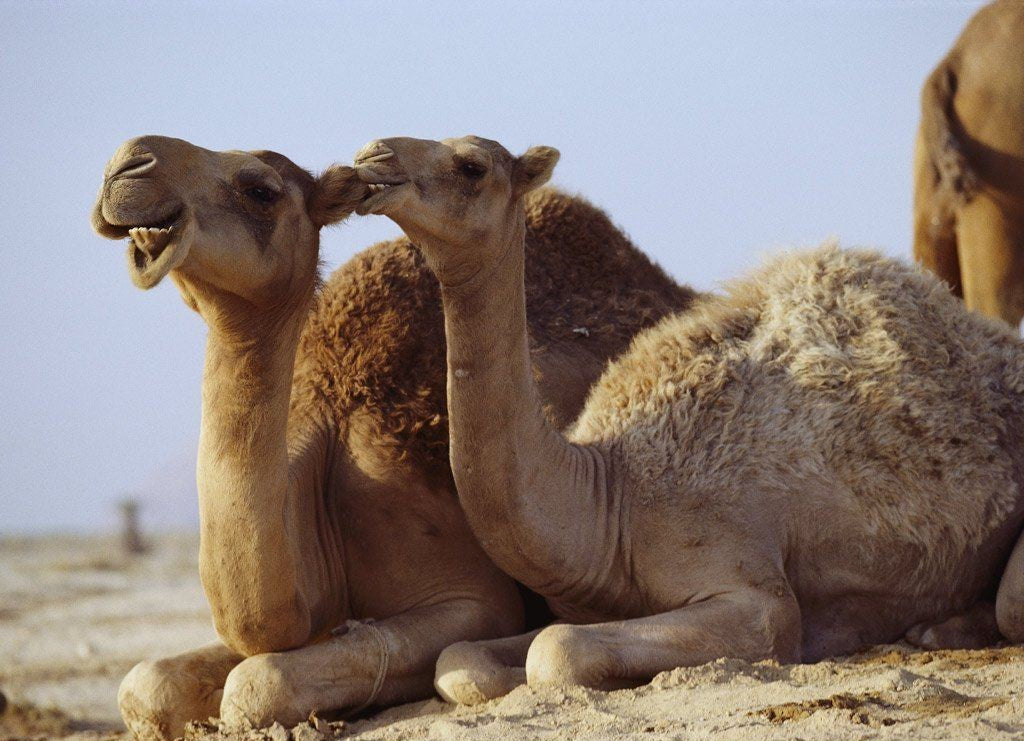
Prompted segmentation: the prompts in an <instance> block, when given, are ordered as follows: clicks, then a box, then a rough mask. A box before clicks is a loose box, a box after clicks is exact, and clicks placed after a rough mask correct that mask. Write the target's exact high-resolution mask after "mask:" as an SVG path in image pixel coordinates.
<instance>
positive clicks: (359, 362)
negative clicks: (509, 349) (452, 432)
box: [292, 188, 696, 480]
mask: <svg viewBox="0 0 1024 741" xmlns="http://www.w3.org/2000/svg"><path fill="white" fill-rule="evenodd" d="M526 221H527V236H526V251H527V255H528V258H527V266H528V269H527V272H526V278H525V280H526V299H527V308H528V314H529V317H530V330H531V335H532V338H531V343H532V344H531V347H532V349H533V353H534V357H535V360H537V362H538V364H543V363H544V362H545V357H543V356H547V360H549V361H550V362H555V363H557V362H559V361H562V360H564V362H565V363H576V364H586V363H587V358H589V362H590V364H591V366H595V371H596V372H599V371H600V368H601V367H603V365H604V364H605V363H606V362H607V361H608V360H609V359H610V358H613V357H615V356H616V355H618V354H619V353H620V352H621V351H622V350H624V349H625V348H626V347H627V346H628V344H629V342H630V340H631V339H632V337H633V335H635V334H636V333H637V332H638V331H640V330H642V329H644V328H646V327H649V326H651V325H653V324H654V323H655V322H656V321H658V320H659V319H660V318H662V317H664V316H666V315H667V314H670V313H672V312H674V311H677V310H680V309H683V308H686V307H687V306H688V305H689V304H690V302H691V301H692V300H693V299H694V298H695V296H696V293H695V292H694V291H692V290H691V289H689V288H686V287H683V286H680V285H678V284H677V283H676V282H675V281H673V280H672V279H671V278H670V277H669V276H668V275H667V274H666V273H665V272H664V271H663V270H662V269H661V268H660V267H659V266H658V265H656V264H655V263H653V262H652V261H651V260H650V259H648V258H647V257H646V256H645V255H643V254H642V253H641V252H640V251H639V250H637V249H636V247H634V246H633V244H632V243H631V242H630V241H629V239H628V238H627V237H626V236H625V235H624V234H623V233H622V231H620V230H619V229H618V228H617V227H616V226H615V225H614V224H613V223H612V222H611V220H610V219H609V218H608V216H607V215H606V214H605V213H604V212H603V211H601V210H600V209H598V208H596V207H594V206H593V205H591V204H590V203H588V202H587V201H585V200H584V199H582V198H580V197H574V196H569V195H567V194H565V193H561V192H559V191H557V190H555V189H552V188H545V189H543V190H540V191H537V192H535V193H532V194H530V195H529V196H528V198H527V202H526ZM580 356H583V359H581V357H580ZM445 377H446V366H445V339H444V319H443V315H442V311H441V298H440V292H439V289H438V285H437V279H436V278H435V277H434V275H433V274H432V273H431V272H430V270H429V269H428V268H427V266H426V264H425V262H424V260H423V257H422V255H421V253H420V252H419V251H418V250H416V249H415V247H414V246H413V245H412V244H411V243H410V242H409V240H408V239H407V238H405V237H401V238H399V239H395V240H393V241H390V242H381V243H379V244H375V245H373V246H371V247H369V248H367V249H365V250H363V251H362V252H360V253H358V254H357V255H355V256H354V257H353V258H352V259H351V260H349V261H348V262H347V263H345V264H344V265H342V266H341V267H339V268H338V269H337V270H335V271H334V273H333V274H332V275H331V276H330V278H329V279H328V280H327V281H326V283H325V285H324V286H323V288H322V290H321V291H320V293H319V296H318V299H317V301H316V302H315V304H314V307H313V309H312V311H311V314H310V317H309V320H308V322H307V325H306V327H305V330H304V332H303V335H302V339H301V342H300V346H299V351H298V357H297V360H296V377H295V383H294V385H293V390H292V409H293V416H295V413H296V412H297V411H298V410H299V409H300V408H304V409H306V410H312V409H318V408H323V409H324V410H325V411H326V412H328V413H329V416H330V420H331V422H332V423H333V425H334V426H335V427H336V428H337V429H339V430H344V429H345V427H346V425H347V424H348V420H349V418H350V416H351V415H352V414H353V412H355V411H360V412H362V415H363V418H364V419H367V420H368V421H369V424H370V425H371V431H370V435H371V436H372V439H373V442H374V445H375V446H376V447H377V450H378V452H379V454H381V455H382V456H384V457H385V458H386V459H389V460H393V461H396V462H397V461H403V462H407V463H410V464H411V465H412V466H413V467H414V468H415V469H417V470H420V471H421V472H422V473H424V474H427V475H428V476H430V478H431V479H435V480H436V479H439V478H440V479H444V480H450V472H449V470H448V415H447V409H446V397H445ZM579 401H580V402H582V399H580V400H579ZM565 406H566V405H565V404H562V405H559V404H557V403H555V404H553V405H549V415H550V416H551V417H552V419H553V420H554V421H557V422H558V423H560V424H567V423H568V422H569V421H571V419H572V418H573V416H575V412H576V411H577V409H566V408H564V407H565Z"/></svg>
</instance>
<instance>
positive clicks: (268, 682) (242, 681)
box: [220, 654, 313, 730]
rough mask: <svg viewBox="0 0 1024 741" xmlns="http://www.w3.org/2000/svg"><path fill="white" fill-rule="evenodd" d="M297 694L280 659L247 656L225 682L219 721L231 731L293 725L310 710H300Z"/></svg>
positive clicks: (261, 655)
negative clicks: (275, 724)
mask: <svg viewBox="0 0 1024 741" xmlns="http://www.w3.org/2000/svg"><path fill="white" fill-rule="evenodd" d="M297 694H298V693H297V688H296V686H295V685H294V684H293V683H292V681H291V679H290V677H289V676H288V673H287V672H286V671H285V668H284V666H283V662H282V661H281V659H280V657H279V656H277V655H275V654H259V655H257V656H250V657H249V658H248V659H245V660H244V661H243V662H242V663H240V664H239V665H238V666H236V667H235V668H234V669H232V670H231V673H230V674H228V678H227V681H225V682H224V696H223V698H222V699H221V703H220V719H221V721H222V722H223V723H224V725H225V726H226V727H227V728H229V729H232V730H248V729H250V728H266V727H267V726H270V725H273V724H274V723H275V722H277V723H281V724H282V725H284V726H288V727H290V726H294V725H297V724H299V723H301V722H302V721H304V720H306V718H307V716H308V715H309V712H310V710H312V709H313V708H299V703H298V702H297Z"/></svg>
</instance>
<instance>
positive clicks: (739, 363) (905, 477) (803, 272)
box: [356, 137, 1024, 701]
mask: <svg viewBox="0 0 1024 741" xmlns="http://www.w3.org/2000/svg"><path fill="white" fill-rule="evenodd" d="M557 158H558V153H557V152H556V151H555V150H553V149H550V148H546V147H534V148H531V149H530V150H528V151H527V152H526V153H525V154H524V155H522V156H520V157H512V156H511V155H510V154H509V153H508V152H507V151H506V150H505V149H504V148H503V147H502V146H501V145H499V144H497V143H495V142H491V141H487V140H484V139H479V138H476V137H466V138H462V139H450V140H446V141H443V142H432V141H423V140H418V139H407V138H397V139H384V140H380V141H377V142H373V143H371V144H369V145H367V146H366V147H365V148H364V149H362V150H361V151H360V152H359V153H358V154H357V156H356V165H357V168H358V171H359V175H360V177H361V178H363V179H364V180H365V181H367V182H368V183H371V184H374V185H375V191H376V192H375V193H374V194H373V195H372V196H370V197H369V199H368V200H366V201H364V202H363V203H362V204H361V205H360V206H359V209H358V212H359V213H376V214H384V215H387V216H388V217H390V218H391V219H393V220H394V221H395V222H396V223H398V224H399V225H400V226H401V227H402V229H403V230H404V231H405V233H406V234H407V235H408V236H409V237H410V239H412V241H413V242H414V243H415V244H416V245H417V246H418V247H419V248H420V249H422V250H423V253H424V256H425V257H426V260H427V264H428V265H429V266H430V267H431V269H433V270H434V272H435V273H436V274H437V276H438V278H439V280H440V282H441V297H442V301H443V304H444V313H445V329H446V332H447V348H448V413H449V435H450V438H451V463H452V471H453V474H454V476H455V482H456V485H457V489H458V493H459V499H460V501H461V503H462V507H463V510H464V511H465V513H466V516H467V519H468V521H469V524H470V527H471V528H472V529H473V532H474V533H475V534H476V535H477V537H478V538H479V539H480V542H481V543H482V545H483V546H484V549H485V550H486V551H487V553H488V555H490V556H491V558H492V559H493V561H494V562H495V563H496V564H497V565H498V566H499V567H500V568H501V569H502V570H503V571H505V572H506V573H508V574H510V575H512V576H514V577H515V578H516V579H519V580H520V581H522V582H523V583H524V584H526V585H528V586H529V587H531V588H532V589H534V590H536V591H537V592H539V593H540V594H542V595H544V596H545V597H546V598H547V599H548V601H549V604H550V605H551V606H552V608H553V610H554V612H555V613H556V614H557V615H558V616H560V617H561V618H563V619H565V620H567V621H570V622H571V623H579V624H559V625H552V626H550V627H548V628H545V629H543V630H542V631H541V632H540V633H539V635H537V636H536V638H534V639H533V640H532V643H530V642H529V640H528V638H527V639H515V640H505V641H499V642H498V643H497V644H494V643H491V644H485V645H484V649H485V651H484V653H488V654H489V656H488V657H487V660H486V661H484V664H485V666H484V667H483V668H484V669H486V668H487V666H486V664H487V663H488V661H489V662H490V668H491V669H493V670H494V671H495V672H497V673H499V674H500V672H501V671H503V670H504V669H506V668H507V667H506V666H505V665H509V664H511V663H512V662H513V661H515V660H516V659H519V660H522V659H523V658H524V657H523V653H525V649H526V647H527V646H528V653H525V673H526V676H527V678H528V681H529V683H530V684H531V685H536V686H541V685H549V684H583V685H589V686H595V687H608V686H617V685H619V684H620V683H631V682H637V681H640V680H646V679H649V678H650V677H652V676H653V675H654V674H655V673H657V672H660V671H663V670H667V669H671V668H673V667H676V666H681V665H694V664H700V663H703V662H706V661H709V660H712V659H715V658H718V657H723V656H731V657H738V658H744V659H749V660H757V659H764V658H769V657H771V658H775V659H778V660H780V661H799V660H804V661H814V660H816V659H819V658H821V657H824V656H828V655H833V654H841V653H846V652H850V651H853V650H855V649H858V648H860V647H861V646H864V645H865V644H870V643H876V642H882V641H891V640H894V639H898V638H900V637H901V636H903V635H904V634H905V633H907V632H908V631H911V632H912V633H913V634H915V635H914V636H913V637H915V638H916V639H917V640H925V641H942V640H949V641H968V640H970V639H971V637H972V636H970V635H965V634H964V633H963V628H964V625H965V624H966V625H967V626H968V627H971V628H974V627H977V628H979V629H981V628H984V627H985V623H986V622H987V623H988V624H989V626H990V627H993V628H994V626H995V622H996V621H998V627H999V629H1001V630H1002V632H1003V634H1004V635H1005V636H1006V637H1007V638H1010V639H1012V640H1021V639H1024V547H1021V546H1019V545H1018V546H1017V547H1016V549H1015V548H1014V545H1015V543H1017V542H1018V536H1019V534H1020V532H1021V527H1022V523H1024V494H1022V491H1021V484H1022V481H1024V445H1022V442H1024V343H1022V341H1021V340H1020V339H1018V338H1017V337H1016V335H1015V334H1014V333H1013V332H1012V331H1010V329H1009V328H1007V327H1006V326H1005V325H1004V324H1002V323H1000V322H994V321H992V320H989V319H987V318H985V317H982V316H979V315H977V314H973V313H971V312H968V311H967V310H966V309H965V308H964V306H963V304H962V303H961V302H959V301H958V300H957V299H955V298H954V297H953V296H952V295H950V293H949V292H948V290H947V289H946V288H945V287H944V286H943V285H942V284H941V283H940V282H939V281H938V280H936V279H935V278H934V277H933V276H931V275H927V274H925V273H922V272H920V271H919V270H917V269H915V268H911V267H908V266H906V265H903V264H900V263H898V262H895V261H893V260H889V259H885V258H883V257H881V256H879V255H876V254H872V253H868V252H856V251H841V250H839V249H837V248H835V247H832V246H829V247H825V248H822V249H819V250H816V251H812V252H806V253H798V254H793V255H790V256H786V257H783V258H780V259H776V260H775V261H773V262H770V263H769V264H767V265H766V266H765V267H763V268H762V269H761V270H759V271H758V272H756V273H755V274H754V275H753V276H751V277H749V278H747V279H745V280H742V281H739V282H736V283H734V284H733V285H732V286H731V287H730V288H729V289H728V291H727V293H726V294H725V295H724V296H722V297H705V298H702V299H698V300H697V301H696V302H695V304H694V305H693V306H692V307H691V308H690V309H689V310H688V311H687V312H685V313H681V314H676V315H673V316H670V317H667V318H665V319H663V320H662V321H661V322H659V323H658V324H657V325H655V326H654V327H653V328H651V329H649V330H647V331H645V332H643V333H641V334H640V335H639V336H638V337H637V338H636V339H635V340H634V341H633V343H632V346H631V348H630V349H629V350H628V351H626V352H625V353H623V354H622V355H621V356H620V357H619V358H618V359H617V360H615V361H613V363H612V364H611V365H610V366H609V368H608V370H607V371H605V373H604V374H603V376H602V378H601V379H600V380H599V381H598V382H597V384H596V385H595V386H594V389H593V390H592V391H591V393H590V396H589V397H588V399H587V402H586V404H585V406H584V408H583V411H582V413H581V415H580V417H579V419H578V420H577V421H576V423H575V424H574V426H573V427H572V428H571V429H570V431H569V432H568V433H566V434H563V433H561V432H560V431H559V430H558V429H557V428H556V427H555V426H553V425H551V424H550V423H549V422H548V421H547V420H546V419H545V417H544V415H543V413H542V406H541V400H540V399H541V397H540V395H539V393H538V388H537V385H536V384H535V382H534V380H533V378H532V377H531V374H530V363H529V360H530V353H529V343H528V330H529V325H528V324H527V317H528V316H529V307H528V305H527V304H526V302H525V301H524V290H523V275H524V265H525V264H526V262H525V261H526V259H527V258H526V256H525V255H524V250H523V238H524V234H525V213H524V208H525V207H524V203H525V198H526V193H527V192H528V191H530V190H532V189H533V188H535V187H537V186H539V185H541V184H542V183H544V182H545V181H546V180H547V178H548V177H549V175H550V173H551V170H552V168H553V167H554V165H555V162H556V160H557ZM380 184H386V186H381V185H380ZM382 187H383V189H382V190H381V188H382ZM1011 551H1012V552H1013V555H1012V557H1011ZM1007 559H1009V565H1007ZM992 599H994V600H995V605H994V610H993V606H992V605H991V603H989V604H988V605H987V606H986V605H985V603H984V601H985V600H992ZM965 616H969V619H965ZM995 637H996V636H993V635H989V636H983V640H991V639H994V638H995ZM470 648H471V647H470ZM449 652H451V653H454V657H453V656H452V655H450V653H449ZM449 652H446V654H445V655H443V656H442V657H441V660H440V661H439V672H438V677H437V685H438V687H439V689H440V690H441V691H442V692H444V694H445V695H446V696H448V697H451V698H454V699H459V700H461V699H465V700H468V701H474V700H478V699H480V698H481V697H485V696H487V695H488V694H489V691H488V687H486V686H485V687H481V686H480V685H479V684H478V683H477V679H478V678H482V679H483V680H484V682H483V684H485V685H486V684H487V681H486V680H487V673H486V671H481V666H480V665H473V666H461V667H460V666H459V659H460V657H461V658H465V657H467V656H468V657H469V659H470V660H476V659H478V658H479V656H480V652H477V654H475V657H476V659H474V653H473V651H472V650H470V651H468V653H467V652H466V651H463V650H462V649H460V648H458V647H454V648H452V649H449ZM474 672H475V673H474Z"/></svg>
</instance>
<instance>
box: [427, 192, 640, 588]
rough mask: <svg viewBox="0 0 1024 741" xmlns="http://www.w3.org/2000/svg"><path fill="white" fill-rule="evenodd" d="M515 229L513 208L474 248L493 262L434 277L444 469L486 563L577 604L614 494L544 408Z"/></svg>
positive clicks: (586, 451)
mask: <svg viewBox="0 0 1024 741" xmlns="http://www.w3.org/2000/svg"><path fill="white" fill-rule="evenodd" d="M524 233H525V226H524V220H523V217H522V213H521V212H520V213H518V214H517V215H516V218H515V220H514V222H513V227H512V228H510V229H509V230H508V232H507V233H506V234H505V235H504V236H503V237H502V238H501V239H502V241H503V242H505V244H494V245H489V246H487V249H485V250H482V252H484V253H489V254H499V255H503V257H501V258H500V260H499V262H498V263H497V264H496V265H494V266H493V268H491V269H489V270H488V271H487V272H482V273H480V274H478V275H477V276H475V277H474V278H473V279H471V280H470V281H468V282H467V283H464V284H462V285H458V286H456V287H450V286H448V287H446V286H443V285H442V289H441V295H442V300H443V303H444V313H445V331H446V336H447V346H448V413H449V418H450V419H449V425H450V437H451V464H452V471H453V473H454V476H455V482H456V485H457V487H458V491H459V499H460V502H461V503H462V506H463V509H464V510H465V512H466V516H467V517H468V519H469V522H470V525H471V527H472V528H473V531H474V533H475V534H476V535H477V537H478V538H479V539H480V541H481V544H482V545H483V547H484V549H485V550H486V551H487V553H488V555H490V556H491V558H492V559H493V560H494V561H495V563H497V564H498V566H499V567H501V568H502V569H503V570H504V571H506V572H508V573H509V574H511V575H512V576H513V577H515V578H516V579H518V580H519V581H522V582H523V583H525V584H526V585H527V586H529V587H531V588H532V589H534V590H536V591H538V592H540V593H541V594H543V595H544V596H546V597H550V598H555V599H558V598H563V599H566V600H567V601H568V600H573V601H576V602H577V603H578V602H579V601H586V599H587V598H588V596H592V593H593V592H594V591H595V590H597V589H600V587H601V585H602V584H605V583H607V580H608V578H609V573H608V572H609V570H610V569H611V568H612V565H611V564H610V563H609V561H608V559H609V558H613V556H609V554H616V553H618V549H617V547H616V542H617V537H618V532H619V529H618V526H619V524H620V522H619V517H620V515H621V513H620V511H619V507H620V500H619V499H618V498H617V497H616V495H615V494H614V492H613V491H611V490H610V489H609V487H608V478H609V477H608V475H607V474H608V472H607V470H606V462H605V460H604V457H603V455H602V454H601V453H600V452H599V451H597V450H595V449H592V448H587V447H582V446H578V445H572V444H570V443H569V442H568V441H567V440H566V439H565V438H564V437H563V436H562V435H561V433H560V432H559V431H558V430H556V429H555V428H554V427H552V425H551V424H550V423H549V422H548V420H547V418H546V417H545V414H544V411H543V408H542V406H541V402H540V395H539V393H538V390H537V388H536V385H535V382H534V379H533V372H532V367H531V363H530V352H529V343H528V337H527V323H526V299H525V294H524V287H523V272H524V270H523V260H524V254H523V237H524ZM598 554H600V558H598V559H597V561H595V560H594V557H595V556H597V555H598Z"/></svg>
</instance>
